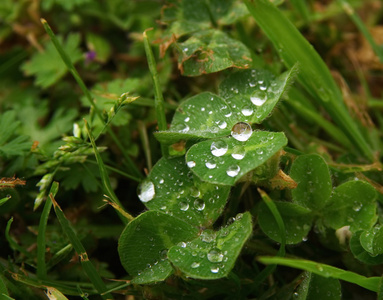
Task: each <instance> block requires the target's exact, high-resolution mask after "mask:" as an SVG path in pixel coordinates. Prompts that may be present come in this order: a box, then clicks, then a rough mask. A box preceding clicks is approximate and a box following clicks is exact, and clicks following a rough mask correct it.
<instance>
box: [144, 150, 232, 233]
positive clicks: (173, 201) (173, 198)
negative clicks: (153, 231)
mask: <svg viewBox="0 0 383 300" xmlns="http://www.w3.org/2000/svg"><path fill="white" fill-rule="evenodd" d="M151 184H152V185H153V186H152V185H151ZM145 186H146V187H147V188H146V189H148V187H152V188H153V191H152V192H153V193H154V194H153V195H152V198H151V199H150V200H149V201H146V202H144V204H145V206H146V207H147V208H149V209H151V210H158V211H163V212H166V213H167V214H170V215H172V216H174V217H177V218H179V219H181V220H184V221H185V222H187V223H189V224H191V225H193V226H200V227H208V226H211V225H212V224H213V223H214V222H215V221H216V220H217V218H218V217H219V216H220V214H221V213H222V211H223V209H224V207H225V204H226V201H227V198H228V196H229V192H230V187H228V186H222V185H221V186H219V185H213V184H211V183H207V182H203V181H201V180H200V179H199V178H198V177H197V176H194V175H193V174H192V172H191V171H190V170H189V168H188V167H187V165H186V163H185V157H184V156H182V157H177V158H165V157H163V158H161V159H160V160H159V161H158V162H157V164H156V165H155V166H154V167H153V169H152V171H151V172H150V174H149V176H148V181H145V182H144V186H142V185H141V189H140V194H139V196H141V198H142V197H143V196H144V192H150V191H149V190H146V191H145V190H144V189H143V188H144V187H145ZM149 196H150V195H148V197H149ZM149 198H150V197H149ZM149 198H144V200H147V199H149Z"/></svg>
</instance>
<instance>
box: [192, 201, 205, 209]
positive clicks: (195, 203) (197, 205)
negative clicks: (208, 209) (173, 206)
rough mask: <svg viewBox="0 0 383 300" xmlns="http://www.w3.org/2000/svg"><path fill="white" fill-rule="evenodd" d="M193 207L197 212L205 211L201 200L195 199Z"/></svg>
mask: <svg viewBox="0 0 383 300" xmlns="http://www.w3.org/2000/svg"><path fill="white" fill-rule="evenodd" d="M194 207H195V208H196V209H197V210H198V211H202V210H204V209H205V202H204V201H203V200H202V199H196V200H195V201H194Z"/></svg>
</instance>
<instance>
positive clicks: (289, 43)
mask: <svg viewBox="0 0 383 300" xmlns="http://www.w3.org/2000/svg"><path fill="white" fill-rule="evenodd" d="M244 1H245V3H246V6H247V8H248V9H249V12H250V13H251V15H252V16H253V17H254V19H255V20H256V22H257V24H258V25H259V26H260V27H261V29H262V30H263V31H264V32H265V34H266V35H267V36H268V38H269V39H270V40H271V42H272V43H273V44H274V46H275V47H276V48H277V50H278V52H279V55H280V57H281V58H282V59H283V61H284V63H285V65H286V67H287V68H291V67H292V66H293V65H295V64H296V63H297V62H298V63H299V70H300V72H299V74H298V75H297V78H298V80H299V82H300V83H301V84H302V85H303V86H304V87H305V88H306V89H307V91H308V92H309V93H310V94H311V95H313V97H314V98H315V99H317V100H318V101H319V103H320V104H321V105H322V106H323V107H324V108H325V109H326V111H327V112H328V113H329V115H330V116H331V118H332V119H333V120H334V121H335V123H337V124H338V126H339V127H340V128H341V129H342V130H343V132H344V133H345V135H347V137H348V138H349V139H350V141H351V142H352V143H353V144H355V149H356V150H358V151H360V152H361V153H362V154H363V156H365V157H366V158H367V159H369V160H371V161H372V160H373V159H374V157H373V153H372V150H371V149H370V146H369V145H368V144H367V142H366V140H365V138H364V137H363V135H362V134H361V132H360V131H359V129H358V126H357V125H356V123H355V122H356V121H354V120H353V119H352V118H351V116H350V114H349V113H348V111H347V109H346V107H345V105H344V103H343V98H342V94H341V92H340V89H339V88H338V87H337V85H336V83H335V80H334V79H333V78H332V76H331V73H330V71H329V69H328V68H327V66H326V64H325V63H324V62H323V60H322V59H321V57H320V56H319V54H318V53H317V52H316V51H315V50H314V49H313V47H312V46H311V45H310V44H309V42H308V41H307V40H306V39H305V38H304V37H303V36H302V34H301V33H300V32H299V31H298V29H297V28H296V27H295V26H294V25H293V24H292V23H291V22H290V21H289V20H288V19H287V18H286V16H285V15H284V14H283V13H282V12H281V11H280V10H279V9H278V8H277V7H275V6H274V5H273V4H272V3H271V2H269V1H267V0H244Z"/></svg>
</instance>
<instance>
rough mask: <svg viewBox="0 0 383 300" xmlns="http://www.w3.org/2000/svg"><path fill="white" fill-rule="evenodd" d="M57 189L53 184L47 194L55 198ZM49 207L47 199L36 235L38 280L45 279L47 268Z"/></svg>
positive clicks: (49, 201) (57, 185)
mask: <svg viewBox="0 0 383 300" xmlns="http://www.w3.org/2000/svg"><path fill="white" fill-rule="evenodd" d="M58 188H59V184H58V182H53V183H52V186H51V190H50V192H49V194H50V195H52V197H55V196H56V194H57V192H58ZM51 207H52V202H51V200H50V198H49V197H48V198H47V200H46V201H45V204H44V209H43V212H42V213H41V217H40V223H39V231H38V235H37V277H38V278H40V279H46V278H47V267H46V262H45V250H46V249H45V248H46V243H45V232H46V229H47V223H48V217H49V213H50V211H51Z"/></svg>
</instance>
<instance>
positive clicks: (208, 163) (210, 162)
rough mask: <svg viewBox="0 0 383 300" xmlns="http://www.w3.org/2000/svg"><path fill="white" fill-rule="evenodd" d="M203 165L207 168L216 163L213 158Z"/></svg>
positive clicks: (213, 166) (211, 167)
mask: <svg viewBox="0 0 383 300" xmlns="http://www.w3.org/2000/svg"><path fill="white" fill-rule="evenodd" d="M205 166H206V168H208V169H214V168H215V167H216V166H217V164H216V163H215V161H214V160H211V161H207V162H206V163H205Z"/></svg>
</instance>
